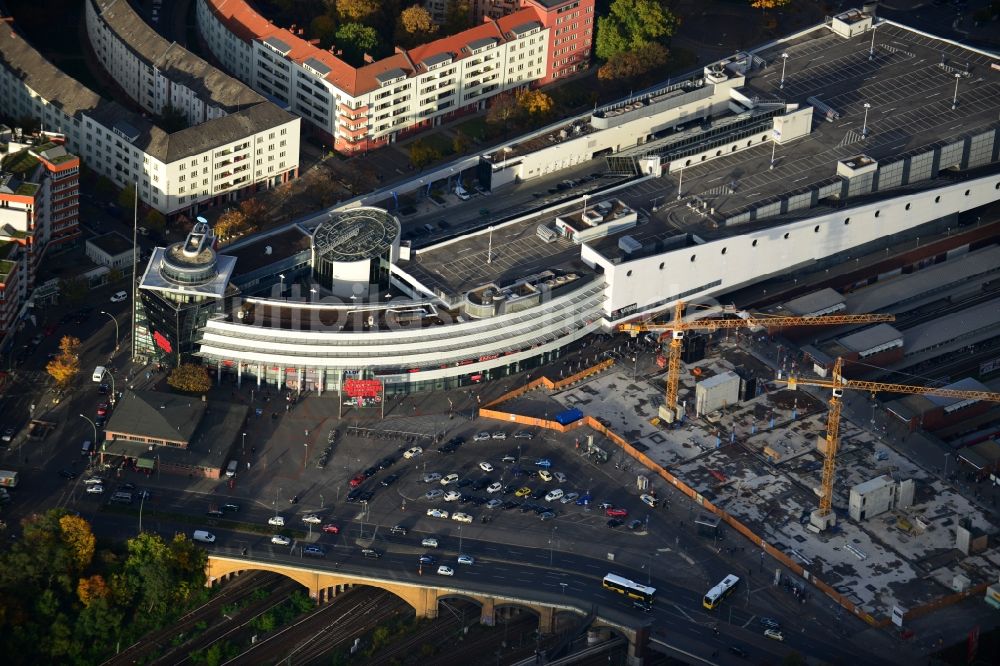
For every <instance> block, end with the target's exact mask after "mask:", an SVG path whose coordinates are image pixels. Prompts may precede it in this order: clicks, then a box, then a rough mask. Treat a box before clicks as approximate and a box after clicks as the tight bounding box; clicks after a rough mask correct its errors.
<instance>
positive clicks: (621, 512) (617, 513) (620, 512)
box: [604, 507, 628, 518]
mask: <svg viewBox="0 0 1000 666" xmlns="http://www.w3.org/2000/svg"><path fill="white" fill-rule="evenodd" d="M604 515H606V516H608V517H609V518H624V517H625V516H627V515H628V511H626V510H625V509H619V508H617V507H611V508H610V509H605V510H604Z"/></svg>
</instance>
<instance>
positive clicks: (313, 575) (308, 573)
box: [205, 554, 648, 666]
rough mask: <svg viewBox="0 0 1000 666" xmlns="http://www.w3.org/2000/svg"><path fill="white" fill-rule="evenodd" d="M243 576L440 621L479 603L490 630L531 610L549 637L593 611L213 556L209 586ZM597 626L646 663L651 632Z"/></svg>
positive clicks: (437, 583) (444, 584)
mask: <svg viewBox="0 0 1000 666" xmlns="http://www.w3.org/2000/svg"><path fill="white" fill-rule="evenodd" d="M243 571H271V572H274V573H278V574H281V575H282V576H286V577H288V578H291V579H292V580H294V581H295V582H297V583H299V584H300V585H302V586H303V587H305V588H306V589H307V590H309V596H310V598H312V599H314V600H315V601H316V603H318V604H322V603H326V602H328V601H330V600H332V599H333V598H334V597H335V596H337V595H338V594H340V593H342V592H345V591H346V590H348V589H350V588H351V587H353V586H356V585H367V586H369V587H378V588H381V589H383V590H386V591H387V592H391V593H392V594H395V595H396V596H397V597H399V598H400V599H402V600H403V601H405V602H406V603H407V604H409V605H410V606H411V607H412V608H413V610H414V612H415V613H416V616H417V617H420V618H436V617H437V615H438V604H439V601H442V600H446V599H463V600H466V601H472V602H474V603H476V604H478V605H479V606H480V608H481V609H482V610H481V613H480V619H479V621H480V622H481V623H482V624H486V625H490V626H492V625H493V624H494V618H495V614H496V611H497V610H498V609H499V608H503V607H518V608H525V609H527V610H529V611H531V612H533V613H534V614H536V615H537V616H538V630H539V631H540V632H542V633H544V634H548V633H552V632H553V630H554V628H555V616H556V614H557V613H563V612H566V613H573V614H576V615H580V616H583V615H586V614H587V612H588V611H589V609H587V610H584V609H582V608H580V607H578V606H575V605H573V604H572V603H569V600H567V602H566V603H558V604H556V603H551V602H543V601H538V600H537V599H528V598H526V597H520V596H516V595H512V594H496V593H484V592H479V591H471V590H465V589H462V588H460V587H457V586H456V585H454V583H455V581H454V580H451V579H447V578H443V577H441V576H428V577H427V582H426V583H425V582H420V583H416V582H407V581H400V580H389V579H385V578H379V577H377V576H369V575H363V574H355V573H350V572H345V571H327V570H324V569H317V568H313V567H310V566H308V564H306V563H303V564H301V565H300V564H286V563H283V562H274V561H266V560H254V559H253V558H245V557H230V556H225V555H212V554H210V555H209V556H208V562H207V564H206V566H205V574H206V577H207V579H208V586H209V587H211V586H213V585H215V584H218V583H221V582H224V581H226V580H228V579H230V578H232V577H233V576H237V575H239V574H240V573H241V572H243ZM591 626H593V627H607V628H609V629H611V630H613V631H615V632H617V633H618V634H620V635H621V636H623V637H624V638H626V639H627V640H628V643H629V652H628V654H629V663H630V664H631V665H633V666H640V665H641V664H642V658H641V655H642V654H643V653H644V652H645V649H646V644H647V642H648V630H647V629H646V628H645V627H635V626H628V625H624V624H621V623H619V622H613V621H609V620H608V619H606V618H602V617H600V616H599V615H595V616H594V617H593V621H592V622H591Z"/></svg>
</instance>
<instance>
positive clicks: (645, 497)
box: [639, 493, 660, 509]
mask: <svg viewBox="0 0 1000 666" xmlns="http://www.w3.org/2000/svg"><path fill="white" fill-rule="evenodd" d="M639 499H640V500H642V503H643V504H645V505H647V506H651V507H653V508H654V509H655V508H656V507H658V506H659V505H660V500H659V498H657V497H653V496H652V495H650V494H648V493H643V494H642V495H640V496H639Z"/></svg>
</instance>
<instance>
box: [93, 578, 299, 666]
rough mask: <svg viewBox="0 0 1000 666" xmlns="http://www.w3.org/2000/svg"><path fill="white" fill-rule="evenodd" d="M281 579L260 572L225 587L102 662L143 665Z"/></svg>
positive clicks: (112, 665)
mask: <svg viewBox="0 0 1000 666" xmlns="http://www.w3.org/2000/svg"><path fill="white" fill-rule="evenodd" d="M281 578H282V577H281V576H279V575H278V574H272V573H267V572H263V571H251V572H248V573H245V574H243V575H242V576H239V577H237V578H236V579H235V580H232V581H230V582H228V583H226V584H225V585H224V586H223V587H222V589H221V590H220V591H219V593H218V594H216V595H215V596H214V597H212V598H211V599H210V600H208V601H207V602H205V603H204V604H202V605H201V606H199V607H198V608H195V609H193V610H191V611H189V612H188V613H186V614H185V615H183V616H181V617H180V618H178V619H177V621H176V622H174V623H173V624H171V625H170V626H169V627H167V628H165V629H160V630H158V631H154V632H151V633H148V634H146V635H145V636H143V637H142V638H141V639H139V640H138V641H136V642H135V643H134V644H132V645H131V646H129V647H128V648H126V649H125V650H124V651H122V652H120V653H118V654H117V655H115V656H114V657H112V658H111V659H108V660H107V661H105V662H104V665H105V666H126V665H129V664H135V663H139V662H140V661H141V662H145V661H147V660H148V658H149V656H150V655H152V654H153V653H154V652H156V651H157V650H160V649H162V648H164V647H168V646H170V645H171V643H172V641H173V640H174V638H175V637H176V636H178V635H181V634H183V633H185V632H187V631H189V630H190V629H192V628H193V627H194V626H195V625H196V624H198V623H199V622H202V621H207V620H209V619H215V618H217V617H220V616H221V612H220V611H221V609H222V607H223V606H224V605H227V604H232V603H236V602H238V601H240V600H241V599H244V598H246V597H248V596H250V595H252V594H253V593H254V592H255V591H256V590H257V589H258V588H260V587H262V586H264V587H266V586H268V585H276V584H277V583H278V582H279V581H280V580H281Z"/></svg>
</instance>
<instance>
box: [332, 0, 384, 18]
mask: <svg viewBox="0 0 1000 666" xmlns="http://www.w3.org/2000/svg"><path fill="white" fill-rule="evenodd" d="M336 6H337V13H338V14H340V18H341V19H343V20H344V21H354V22H365V21H368V20H370V19H372V18H373V17H374V16H375V14H376V13H378V10H379V2H378V0H336Z"/></svg>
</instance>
